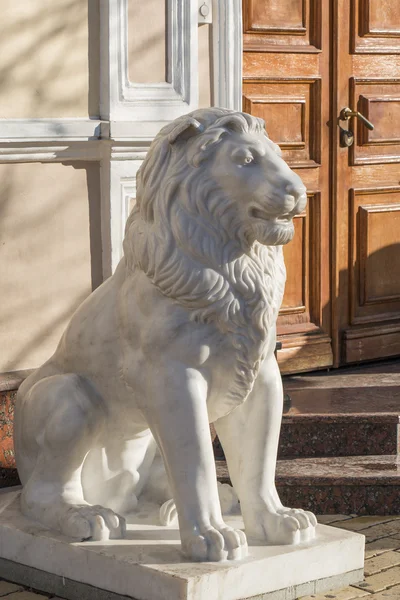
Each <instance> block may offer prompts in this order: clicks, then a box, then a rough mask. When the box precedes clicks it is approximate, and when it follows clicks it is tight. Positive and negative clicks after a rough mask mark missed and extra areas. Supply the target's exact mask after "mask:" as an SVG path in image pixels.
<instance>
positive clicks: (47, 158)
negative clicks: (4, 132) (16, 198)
mask: <svg viewBox="0 0 400 600" xmlns="http://www.w3.org/2000/svg"><path fill="white" fill-rule="evenodd" d="M52 142H53V143H52V144H51V143H50V142H49V141H46V142H45V143H43V142H36V143H35V142H34V141H33V140H27V141H24V142H23V143H22V144H20V145H16V144H17V143H18V140H13V142H12V143H8V144H3V145H2V142H1V140H0V164H1V163H31V162H65V161H99V160H100V158H101V155H102V143H101V142H100V141H92V142H69V143H66V144H62V145H61V144H60V140H52ZM27 144H29V145H27Z"/></svg>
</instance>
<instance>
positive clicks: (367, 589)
mask: <svg viewBox="0 0 400 600" xmlns="http://www.w3.org/2000/svg"><path fill="white" fill-rule="evenodd" d="M318 521H319V522H320V523H323V524H325V525H332V526H333V527H341V528H342V529H348V530H349V531H357V532H359V533H362V534H363V535H365V537H366V545H365V579H364V581H361V582H360V583H357V584H354V585H350V586H348V587H346V588H343V589H341V590H336V591H334V592H325V593H323V594H314V595H311V596H302V598H299V600H357V599H358V598H364V600H400V516H392V517H390V516H388V517H351V516H345V515H324V516H319V517H318ZM3 597H4V598H6V600H41V599H42V598H43V599H46V600H47V599H48V598H51V600H61V599H60V598H58V597H56V596H52V595H49V594H45V593H40V592H37V591H35V590H30V589H27V588H24V587H23V586H21V585H16V584H15V583H10V582H8V581H4V580H1V579H0V598H3ZM76 600H80V598H76ZM221 600H222V599H221Z"/></svg>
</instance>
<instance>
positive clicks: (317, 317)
mask: <svg viewBox="0 0 400 600" xmlns="http://www.w3.org/2000/svg"><path fill="white" fill-rule="evenodd" d="M294 225H295V236H294V239H293V240H292V241H291V242H290V243H289V244H287V245H286V246H285V247H284V249H283V253H284V256H285V264H286V271H287V283H286V288H285V294H284V298H283V302H282V308H281V310H280V313H279V315H280V316H279V320H278V330H279V332H280V333H283V332H286V333H289V332H292V333H293V331H295V332H296V333H300V332H302V331H303V332H307V331H313V330H318V329H320V327H321V325H322V323H321V315H322V310H323V307H322V306H321V194H320V193H318V192H317V193H312V192H308V204H307V209H306V211H305V212H304V213H302V214H301V215H299V216H298V217H296V218H295V220H294Z"/></svg>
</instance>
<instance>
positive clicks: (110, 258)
mask: <svg viewBox="0 0 400 600" xmlns="http://www.w3.org/2000/svg"><path fill="white" fill-rule="evenodd" d="M129 153H130V157H129V160H127V159H126V157H125V156H124V155H123V154H124V153H123V152H121V153H120V152H118V150H117V151H116V149H115V148H114V149H113V151H111V152H110V154H109V156H108V157H104V158H103V160H102V162H101V178H102V181H101V188H102V200H101V207H102V208H101V221H102V240H103V276H104V278H106V277H109V276H110V275H111V274H112V273H113V272H114V271H115V269H116V267H117V265H118V263H119V261H120V259H121V257H122V241H123V239H124V231H125V223H126V220H127V218H128V215H129V206H130V199H131V198H134V197H135V196H136V174H137V172H138V170H139V168H140V165H141V164H142V162H143V160H144V157H145V153H144V152H135V151H134V152H131V150H129ZM107 190H109V193H107Z"/></svg>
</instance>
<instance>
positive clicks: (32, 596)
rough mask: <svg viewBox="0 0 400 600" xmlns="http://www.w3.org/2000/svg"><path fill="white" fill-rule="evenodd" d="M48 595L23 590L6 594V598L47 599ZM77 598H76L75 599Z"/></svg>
mask: <svg viewBox="0 0 400 600" xmlns="http://www.w3.org/2000/svg"><path fill="white" fill-rule="evenodd" d="M48 598H49V597H48V596H42V594H35V592H28V590H23V591H22V592H15V593H14V594H9V595H8V596H6V599H7V600H42V599H43V600H48ZM77 600H78V599H77Z"/></svg>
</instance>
